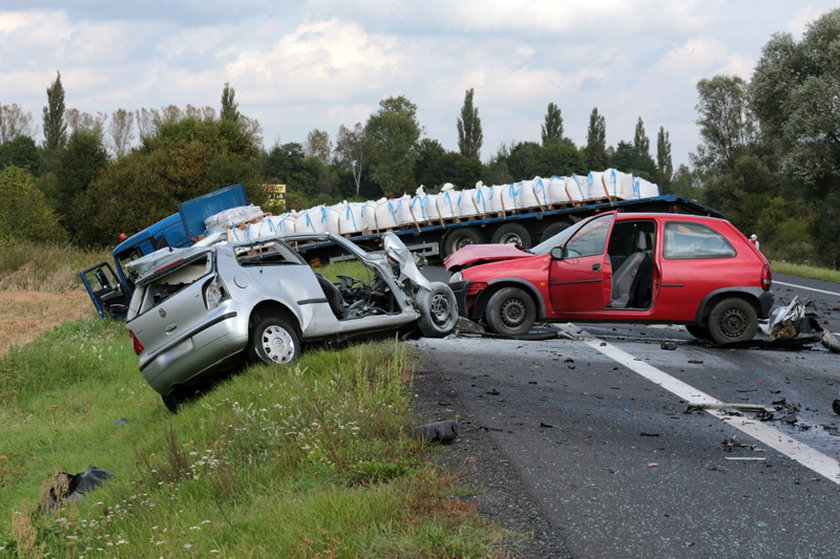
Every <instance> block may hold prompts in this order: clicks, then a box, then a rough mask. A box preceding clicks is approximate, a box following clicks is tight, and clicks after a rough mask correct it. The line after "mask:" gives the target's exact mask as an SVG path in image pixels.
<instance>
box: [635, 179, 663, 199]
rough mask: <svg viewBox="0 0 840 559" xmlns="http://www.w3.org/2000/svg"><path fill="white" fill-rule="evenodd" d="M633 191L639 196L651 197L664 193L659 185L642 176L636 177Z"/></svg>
mask: <svg viewBox="0 0 840 559" xmlns="http://www.w3.org/2000/svg"><path fill="white" fill-rule="evenodd" d="M633 192H634V193H635V194H636V197H637V198H650V197H652V196H661V194H662V193H661V192H660V191H659V187H658V186H657V185H655V184H653V183H652V182H650V181H647V180H645V179H643V178H641V177H634V179H633Z"/></svg>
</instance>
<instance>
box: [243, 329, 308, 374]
mask: <svg viewBox="0 0 840 559" xmlns="http://www.w3.org/2000/svg"><path fill="white" fill-rule="evenodd" d="M248 350H249V354H250V357H251V359H252V361H261V362H263V363H266V364H268V365H283V364H285V363H289V362H291V361H294V360H295V359H297V357H298V356H299V355H300V338H299V337H298V334H297V332H296V331H295V329H294V328H292V327H291V326H290V325H289V324H288V323H286V321H285V320H283V319H282V318H276V317H269V318H263V319H260V320H259V321H258V322H257V324H256V325H255V326H254V328H253V330H252V331H251V343H250V344H249V348H248Z"/></svg>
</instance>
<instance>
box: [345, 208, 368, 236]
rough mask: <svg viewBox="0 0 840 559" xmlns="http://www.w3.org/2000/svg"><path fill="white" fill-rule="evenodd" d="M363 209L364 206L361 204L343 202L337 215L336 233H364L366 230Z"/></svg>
mask: <svg viewBox="0 0 840 559" xmlns="http://www.w3.org/2000/svg"><path fill="white" fill-rule="evenodd" d="M364 209H365V204H364V203H362V202H350V203H349V204H348V203H346V202H345V203H344V207H343V208H341V211H340V212H339V214H338V233H339V234H340V235H348V234H351V233H360V232H361V231H364V230H365V229H366V228H367V225H366V223H365V218H364Z"/></svg>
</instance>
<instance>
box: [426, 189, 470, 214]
mask: <svg viewBox="0 0 840 559" xmlns="http://www.w3.org/2000/svg"><path fill="white" fill-rule="evenodd" d="M449 186H452V185H449ZM444 188H446V185H444ZM463 194H464V191H458V190H452V189H449V190H442V191H441V193H440V194H438V196H437V198H436V199H435V206H436V209H437V213H438V215H439V216H440V217H442V218H449V217H461V215H462V214H461V197H462V196H463ZM473 213H475V210H473Z"/></svg>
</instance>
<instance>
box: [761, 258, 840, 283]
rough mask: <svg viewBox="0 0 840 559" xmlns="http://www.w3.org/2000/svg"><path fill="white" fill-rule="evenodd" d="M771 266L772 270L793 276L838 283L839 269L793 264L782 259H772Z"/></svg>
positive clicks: (839, 281) (839, 279)
mask: <svg viewBox="0 0 840 559" xmlns="http://www.w3.org/2000/svg"><path fill="white" fill-rule="evenodd" d="M772 268H773V271H774V272H778V273H780V274H791V275H794V276H802V277H804V278H813V279H818V280H823V281H831V282H834V283H840V270H831V269H828V268H817V267H816V266H809V265H807V264H793V263H791V262H785V261H783V260H774V261H773V263H772Z"/></svg>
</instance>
